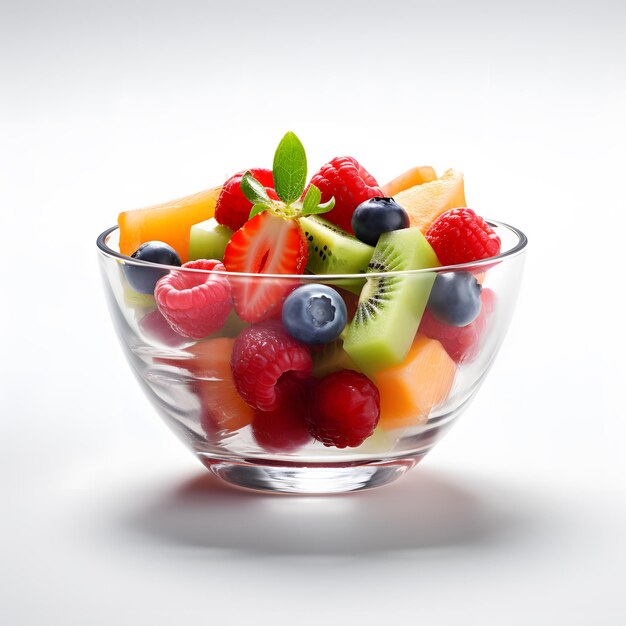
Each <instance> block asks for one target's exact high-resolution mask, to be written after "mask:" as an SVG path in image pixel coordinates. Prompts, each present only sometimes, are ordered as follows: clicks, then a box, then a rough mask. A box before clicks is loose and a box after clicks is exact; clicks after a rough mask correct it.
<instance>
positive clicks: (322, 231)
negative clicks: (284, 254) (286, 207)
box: [299, 217, 374, 294]
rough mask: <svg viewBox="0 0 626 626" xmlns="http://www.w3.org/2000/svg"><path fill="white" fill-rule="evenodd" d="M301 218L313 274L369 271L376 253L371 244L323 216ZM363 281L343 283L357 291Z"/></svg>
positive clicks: (308, 262) (309, 265) (349, 288)
mask: <svg viewBox="0 0 626 626" xmlns="http://www.w3.org/2000/svg"><path fill="white" fill-rule="evenodd" d="M299 222H300V226H301V227H302V230H303V231H304V236H305V237H306V241H307V244H308V247H309V257H308V261H307V266H306V267H307V270H309V271H310V272H312V273H313V274H361V273H365V272H366V271H367V265H368V263H369V262H370V260H371V258H372V255H373V254H374V248H373V247H372V246H368V245H367V244H365V243H363V242H362V241H359V240H358V239H357V238H356V237H355V236H354V235H351V234H350V233H348V232H347V231H345V230H343V229H342V228H339V226H336V225H335V224H333V223H332V222H329V221H328V220H325V219H324V218H321V217H302V218H300V220H299ZM363 282H364V281H362V280H345V281H343V280H342V281H341V283H340V284H341V286H342V287H343V288H344V289H348V290H350V291H352V292H353V293H357V294H358V293H360V292H361V288H362V287H363ZM335 284H336V283H333V285H335Z"/></svg>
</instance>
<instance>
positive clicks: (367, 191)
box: [310, 156, 384, 233]
mask: <svg viewBox="0 0 626 626" xmlns="http://www.w3.org/2000/svg"><path fill="white" fill-rule="evenodd" d="M310 184H311V185H315V186H316V187H317V188H318V189H319V190H320V191H321V192H322V202H328V200H330V199H331V197H333V196H334V197H335V206H334V208H333V209H332V210H331V211H329V212H328V213H325V214H324V217H325V218H326V219H327V220H329V221H331V222H333V223H334V224H337V226H340V227H341V228H343V229H344V230H347V231H348V232H350V233H351V232H352V214H353V213H354V209H356V207H357V206H358V205H359V204H361V202H364V201H365V200H368V199H369V198H374V197H375V196H383V195H384V194H383V192H382V190H381V188H380V187H379V186H378V183H377V182H376V179H375V178H374V177H373V176H372V175H371V174H370V173H369V172H368V171H367V170H366V169H365V168H363V167H361V166H360V165H359V163H358V162H357V160H356V159H354V158H353V157H349V156H345V157H335V158H334V159H333V160H332V161H330V162H329V163H326V165H323V166H322V167H321V168H320V170H319V171H318V172H317V173H316V174H314V175H313V177H312V178H311V183H310Z"/></svg>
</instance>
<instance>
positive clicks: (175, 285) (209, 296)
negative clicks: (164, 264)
mask: <svg viewBox="0 0 626 626" xmlns="http://www.w3.org/2000/svg"><path fill="white" fill-rule="evenodd" d="M183 267H184V268H189V269H196V270H217V271H222V272H223V271H225V268H224V266H223V265H222V264H221V263H220V262H219V261H207V260H205V259H201V260H199V261H191V262H189V263H185V264H184V265H183ZM154 297H155V299H156V304H157V307H158V309H159V311H161V314H162V315H163V317H164V318H165V319H166V320H167V322H168V323H169V325H170V326H171V327H172V328H173V329H174V330H175V331H176V332H177V333H179V334H181V335H183V336H185V337H191V338H192V339H202V338H203V337H206V336H207V335H210V334H211V333H213V332H215V331H216V330H219V329H220V328H221V327H222V326H223V325H224V322H225V321H226V318H227V317H228V314H229V313H230V310H231V308H232V296H231V292H230V283H229V282H228V279H227V278H226V276H221V275H220V274H212V273H207V272H206V271H205V272H181V271H173V272H170V273H169V274H167V275H165V276H163V278H161V279H160V280H159V281H158V282H157V284H156V287H155V289H154Z"/></svg>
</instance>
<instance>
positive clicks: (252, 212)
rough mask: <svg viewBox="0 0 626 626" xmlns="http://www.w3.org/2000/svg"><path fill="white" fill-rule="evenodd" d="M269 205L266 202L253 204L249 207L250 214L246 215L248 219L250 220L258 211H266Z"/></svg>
mask: <svg viewBox="0 0 626 626" xmlns="http://www.w3.org/2000/svg"><path fill="white" fill-rule="evenodd" d="M269 208H270V207H269V206H268V205H267V204H260V203H259V204H253V205H252V208H251V209H250V215H248V219H249V220H251V219H252V218H253V217H254V216H255V215H258V214H259V213H263V211H267V210H268V209H269Z"/></svg>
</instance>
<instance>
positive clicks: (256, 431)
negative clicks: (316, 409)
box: [252, 381, 311, 452]
mask: <svg viewBox="0 0 626 626" xmlns="http://www.w3.org/2000/svg"><path fill="white" fill-rule="evenodd" d="M305 382H306V381H305ZM307 397H308V395H307V386H306V385H302V384H299V385H298V386H296V387H294V388H293V389H292V390H291V391H290V392H289V393H286V394H285V398H284V400H283V402H282V404H281V405H280V406H279V407H278V408H277V409H274V410H273V411H258V410H257V411H255V413H254V418H253V420H252V435H253V437H254V439H255V441H256V442H257V443H258V444H259V445H260V446H261V447H262V448H264V449H265V450H267V451H268V452H294V451H296V450H297V449H298V448H301V447H302V446H304V445H306V444H307V443H309V442H310V441H311V434H310V433H309V431H308V429H307V425H306V420H305V415H306V406H307Z"/></svg>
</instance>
